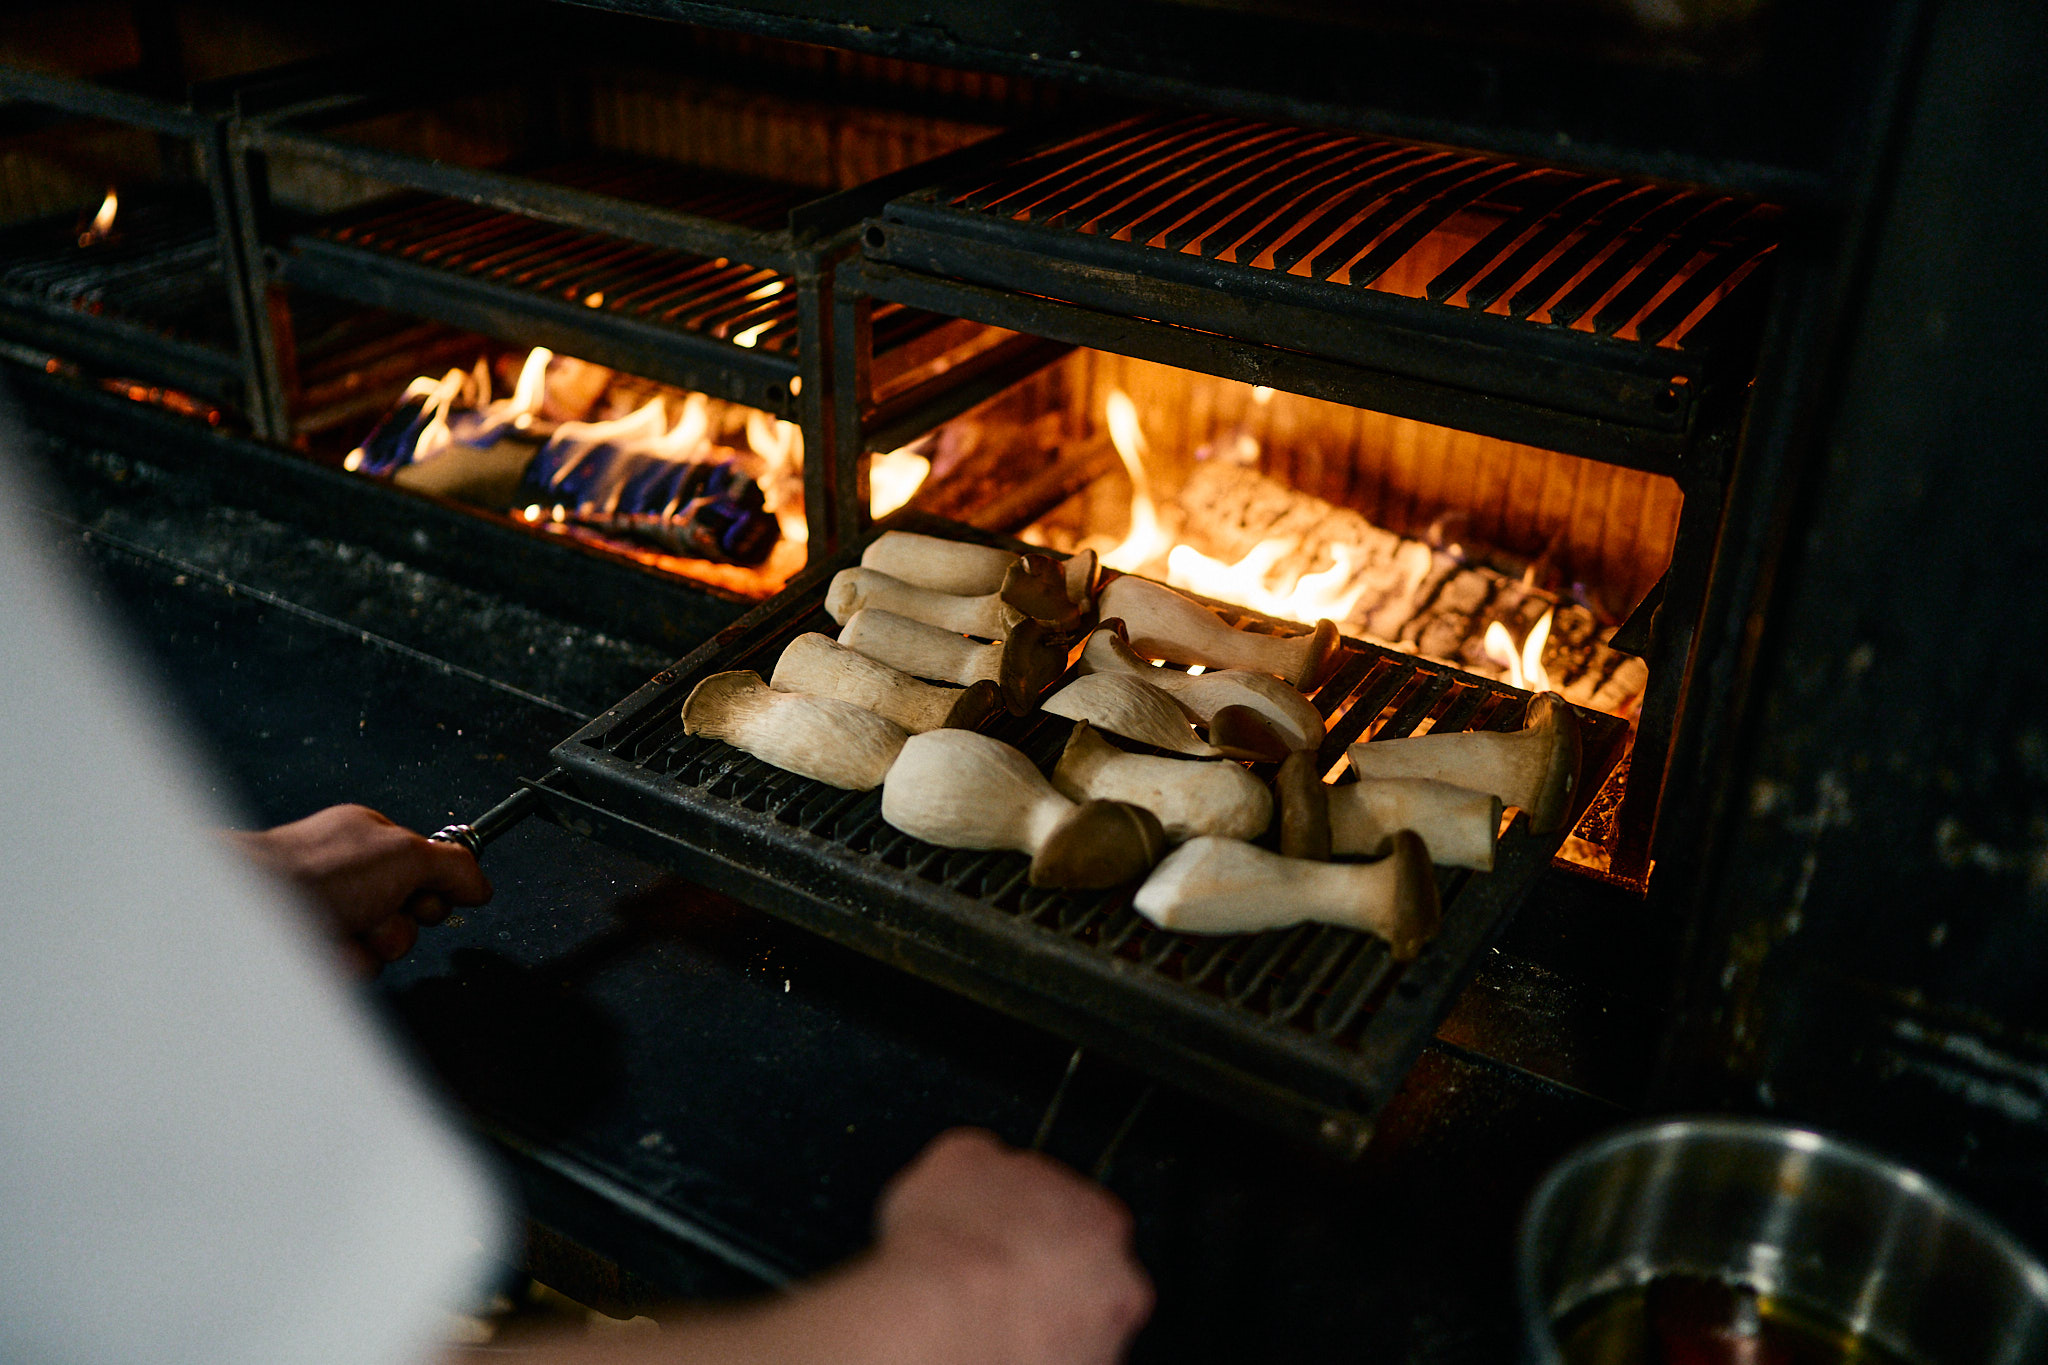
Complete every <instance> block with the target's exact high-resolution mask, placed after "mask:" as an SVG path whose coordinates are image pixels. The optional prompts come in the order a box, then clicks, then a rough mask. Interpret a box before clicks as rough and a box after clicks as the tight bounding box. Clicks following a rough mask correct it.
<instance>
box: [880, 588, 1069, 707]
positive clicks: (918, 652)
mask: <svg viewBox="0 0 2048 1365" xmlns="http://www.w3.org/2000/svg"><path fill="white" fill-rule="evenodd" d="M839 643H840V644H842V645H845V646H846V647H847V648H848V649H852V650H857V651H859V652H860V653H862V654H865V655H867V656H868V657H869V658H870V659H875V660H877V661H879V662H881V663H885V664H887V665H889V666H890V667H891V668H895V669H900V670H901V671H903V672H905V673H908V674H910V675H912V676H913V677H918V678H929V679H931V680H933V681H935V682H949V683H957V684H959V685H960V686H962V687H971V686H973V685H974V684H975V683H978V682H992V683H994V684H995V685H996V691H997V692H998V693H999V694H1000V695H1001V696H1002V699H1003V705H1004V706H1006V707H1008V708H1009V710H1010V713H1011V714H1012V715H1018V716H1021V715H1023V714H1024V713H1025V712H1027V711H1029V710H1030V709H1031V708H1032V706H1033V705H1034V704H1035V703H1036V702H1037V701H1038V698H1039V695H1040V694H1041V693H1043V692H1044V691H1045V689H1046V688H1048V687H1050V686H1052V684H1053V681H1054V680H1055V679H1056V678H1058V677H1059V675H1060V674H1061V673H1063V672H1065V671H1066V667H1067V648H1068V646H1063V645H1061V643H1060V641H1059V639H1058V638H1057V637H1056V636H1054V635H1053V634H1052V632H1050V631H1048V630H1047V629H1046V628H1045V627H1044V626H1042V625H1040V624H1039V623H1038V622H1036V621H1029V620H1027V621H1020V622H1018V623H1017V628H1016V629H1015V630H1012V631H1011V632H1010V638H1009V639H1007V640H1003V641H1001V642H999V643H994V644H979V643H977V642H975V641H973V640H970V639H968V638H967V637H966V636H964V635H958V634H955V633H954V632H953V631H950V630H942V629H940V628H939V627H938V626H928V625H926V624H925V623H924V622H922V621H913V620H911V619H910V618H909V617H907V616H898V615H897V614H896V613H894V612H891V611H883V610H882V609H881V608H879V607H868V608H865V609H863V610H861V611H857V612H855V613H854V614H853V615H852V616H851V617H850V618H848V620H847V622H846V625H845V626H844V628H842V629H841V630H840V632H839Z"/></svg>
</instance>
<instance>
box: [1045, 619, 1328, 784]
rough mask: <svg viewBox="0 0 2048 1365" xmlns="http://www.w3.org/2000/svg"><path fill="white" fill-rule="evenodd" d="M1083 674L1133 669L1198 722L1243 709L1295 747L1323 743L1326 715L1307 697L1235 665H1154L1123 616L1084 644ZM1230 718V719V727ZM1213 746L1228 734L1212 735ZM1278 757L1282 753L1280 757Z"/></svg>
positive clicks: (1210, 722)
mask: <svg viewBox="0 0 2048 1365" xmlns="http://www.w3.org/2000/svg"><path fill="white" fill-rule="evenodd" d="M1074 666H1075V668H1076V669H1077V670H1078V671H1079V672H1082V673H1128V674H1130V675H1131V676H1133V677H1138V678H1143V679H1144V680H1145V681H1146V682H1149V683H1151V684H1152V685H1153V686H1154V687H1158V688H1161V689H1163V690H1165V691H1167V692H1169V693H1171V694H1172V695H1173V699H1174V700H1175V701H1177V702H1179V703H1180V704H1181V705H1182V706H1185V707H1186V708H1187V709H1188V711H1189V712H1190V713H1191V714H1192V715H1193V716H1194V717H1195V719H1196V720H1198V721H1200V722H1202V723H1203V724H1204V725H1212V726H1213V725H1214V724H1215V721H1216V717H1217V713H1218V712H1220V711H1223V710H1226V709H1228V708H1230V707H1243V708H1245V709H1247V710H1250V711H1254V712H1256V713H1257V714H1259V715H1260V716H1263V717H1264V718H1265V719H1266V721H1267V723H1268V724H1269V725H1271V726H1272V728H1273V729H1274V730H1275V731H1276V732H1278V734H1279V735H1280V737H1281V739H1282V740H1283V741H1284V742H1285V743H1286V746H1287V748H1288V749H1289V750H1295V749H1313V748H1315V747H1316V746H1317V745H1318V744H1321V743H1322V742H1323V716H1322V713H1321V712H1320V711H1318V710H1316V708H1315V704H1314V703H1312V702H1311V701H1309V699H1308V698H1307V697H1304V696H1302V695H1301V693H1299V692H1297V691H1295V690H1294V689H1293V688H1291V687H1289V686H1288V685H1287V684H1286V683H1284V682H1281V681H1280V680H1279V679H1278V678H1275V677H1272V676H1271V675H1269V674H1266V673H1255V672H1252V671H1251V670H1249V669H1242V668H1231V669H1224V670H1222V671H1220V672H1213V673H1183V672H1181V671H1180V670H1179V669H1177V668H1154V667H1153V666H1152V665H1151V664H1149V663H1146V662H1145V661H1144V660H1143V659H1141V658H1139V657H1138V655H1137V653H1136V652H1135V651H1133V650H1132V648H1131V645H1130V641H1129V639H1128V638H1127V637H1126V636H1125V633H1124V623H1123V622H1122V621H1121V620H1115V621H1104V622H1103V623H1102V624H1101V625H1100V626H1098V627H1097V628H1096V629H1095V630H1094V631H1093V632H1092V633H1091V634H1090V635H1089V636H1088V641H1087V643H1086V644H1084V645H1082V646H1081V657H1080V660H1079V661H1078V662H1077V663H1076V664H1075V665H1074ZM1229 724H1230V722H1229V720H1228V719H1226V721H1225V725H1226V728H1228V726H1229ZM1209 740H1210V742H1211V743H1213V744H1219V745H1220V744H1226V743H1227V738H1218V737H1217V736H1216V735H1215V734H1214V733H1213V732H1212V733H1211V734H1210V736H1209ZM1276 757H1277V755H1276Z"/></svg>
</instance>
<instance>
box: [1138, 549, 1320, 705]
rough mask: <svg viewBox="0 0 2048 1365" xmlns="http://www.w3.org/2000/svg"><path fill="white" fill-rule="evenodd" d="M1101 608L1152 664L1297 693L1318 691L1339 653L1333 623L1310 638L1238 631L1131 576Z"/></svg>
mask: <svg viewBox="0 0 2048 1365" xmlns="http://www.w3.org/2000/svg"><path fill="white" fill-rule="evenodd" d="M1100 606H1101V612H1102V615H1103V617H1104V618H1105V619H1107V618H1109V617H1112V616H1114V617H1120V618H1122V620H1123V623H1124V627H1125V630H1126V631H1127V632H1128V634H1129V637H1130V643H1131V648H1132V649H1134V650H1136V651H1137V652H1138V653H1139V654H1142V655H1144V656H1145V657H1146V658H1148V659H1164V660H1166V661H1167V662H1168V663H1175V664H1201V665H1202V666H1203V667H1205V668H1244V669H1250V670H1252V671H1253V672H1257V673H1271V674H1273V675H1274V676H1275V677H1277V678H1280V679H1281V680H1283V681H1285V682H1287V683H1288V684H1290V685H1291V686H1293V687H1294V689H1295V690H1296V691H1299V692H1306V691H1308V690H1309V689H1310V688H1312V687H1314V686H1315V684H1316V682H1317V680H1318V679H1320V678H1321V677H1322V674H1323V671H1324V669H1325V668H1326V667H1327V666H1328V665H1329V662H1330V659H1331V657H1332V656H1333V655H1334V654H1335V653H1336V650H1337V641H1338V635H1337V627H1336V624H1335V623H1334V622H1330V621H1318V622H1316V625H1315V629H1314V630H1313V631H1311V632H1310V633H1309V634H1307V635H1259V634H1256V633H1254V632H1252V631H1248V630H1237V629H1235V628H1233V627H1232V626H1231V625H1230V624H1229V623H1227V622H1226V621H1224V619H1223V618H1222V617H1220V616H1218V615H1217V614H1216V613H1215V612H1213V611H1210V610H1209V609H1208V608H1207V607H1205V606H1203V605H1202V604H1201V603H1199V602H1197V601H1195V600H1193V599H1192V598H1188V597H1183V596H1182V595H1181V594H1179V593H1177V592H1175V591H1174V590H1173V589H1172V588H1169V587H1166V586H1165V585H1164V584H1160V583H1154V582H1152V581H1151V580H1150V579H1146V578H1138V577H1136V576H1134V575H1131V574H1125V575H1123V576H1122V577H1120V578H1117V579H1115V580H1114V581H1112V582H1111V583H1110V584H1109V586H1108V587H1106V588H1104V589H1103V590H1102V593H1101V597H1100Z"/></svg>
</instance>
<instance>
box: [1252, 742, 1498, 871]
mask: <svg viewBox="0 0 2048 1365" xmlns="http://www.w3.org/2000/svg"><path fill="white" fill-rule="evenodd" d="M1274 785H1275V787H1276V789H1277V790H1278V792H1279V795H1280V812H1281V814H1280V851H1281V852H1282V853H1284V854H1286V855H1287V856H1288V857H1290V858H1312V859H1317V860H1323V859H1327V858H1328V857H1329V856H1330V855H1331V854H1332V853H1345V854H1362V855H1364V856H1366V857H1368V858H1379V857H1384V856H1386V854H1388V853H1389V852H1391V851H1392V849H1393V845H1394V836H1395V835H1396V834H1398V833H1399V832H1400V831H1402V830H1404V829H1408V830H1413V831H1415V833H1416V834H1418V835H1420V836H1421V838H1422V841H1423V843H1425V844H1427V845H1428V846H1429V854H1430V857H1432V858H1434V859H1435V860H1436V862H1437V864H1438V865H1439V866H1441V867H1469V868H1472V869H1473V870H1475V871H1478V872H1491V871H1492V870H1493V849H1494V843H1495V841H1496V840H1497V839H1498V837H1499V834H1500V816H1501V802H1500V798H1499V797H1497V796H1494V795H1493V794H1492V793H1490V792H1477V791H1469V790H1467V789H1466V788H1464V787H1454V786H1452V785H1451V784H1449V783H1448V782H1432V781H1430V780H1429V779H1428V778H1422V777H1390V778H1379V779H1374V780H1372V781H1364V782H1346V783H1342V784H1339V785H1337V786H1331V785H1329V784H1327V783H1325V782H1324V781H1323V780H1322V779H1321V778H1320V777H1319V776H1317V775H1316V771H1315V759H1314V755H1312V754H1307V753H1299V754H1293V755H1290V756H1289V758H1288V760H1287V761H1286V762H1285V763H1283V764H1281V765H1280V775H1279V777H1278V778H1277V779H1276V780H1275V783H1274Z"/></svg>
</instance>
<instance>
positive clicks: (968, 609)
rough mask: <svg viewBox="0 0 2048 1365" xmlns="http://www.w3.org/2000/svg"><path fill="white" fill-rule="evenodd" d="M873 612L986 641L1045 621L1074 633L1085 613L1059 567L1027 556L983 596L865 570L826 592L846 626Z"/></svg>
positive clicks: (849, 572) (837, 580) (839, 577)
mask: <svg viewBox="0 0 2048 1365" xmlns="http://www.w3.org/2000/svg"><path fill="white" fill-rule="evenodd" d="M868 607H875V608H878V609H880V610H882V611H892V612H895V613H896V614H897V615H898V616H907V617H909V618H910V619H911V620H913V621H922V622H924V623H925V624H926V625H930V626H938V627H939V628H941V629H942V630H951V631H957V632H959V633H960V634H962V635H978V636H980V637H981V638H983V639H985V640H1002V639H1007V638H1008V637H1009V634H1010V632H1011V631H1012V630H1014V629H1016V627H1017V624H1018V622H1020V621H1023V620H1026V619H1030V620H1034V621H1041V622H1043V623H1044V624H1046V625H1047V626H1050V627H1053V628H1055V629H1061V630H1068V629H1072V628H1073V627H1074V625H1075V624H1076V623H1077V622H1078V621H1079V619H1080V615H1081V612H1080V609H1079V608H1078V607H1076V606H1075V605H1074V604H1073V603H1072V602H1070V601H1068V600H1067V595H1066V587H1065V584H1064V583H1063V582H1062V580H1061V578H1060V571H1059V566H1058V565H1057V564H1054V563H1053V562H1052V561H1051V560H1049V559H1046V558H1044V557H1043V556H1040V555H1026V556H1025V557H1024V558H1022V559H1019V560H1018V561H1016V562H1015V563H1013V564H1012V565H1010V568H1009V570H1008V572H1007V573H1006V574H1005V575H1004V577H1003V584H1002V587H1001V588H1000V589H999V590H997V591H995V592H989V593H982V594H980V595H979V596H975V597H967V596H962V595H960V594H957V593H950V592H940V591H939V590H938V589H936V588H924V587H919V586H918V585H917V584H915V583H906V582H904V581H903V580H902V579H900V578H892V577H891V576H889V575H888V574H885V573H883V572H882V571H881V570H879V569H870V568H867V567H865V566H863V567H860V568H853V569H841V570H840V571H839V572H838V573H837V574H834V575H833V577H832V585H831V587H830V588H828V589H827V590H826V593H825V610H826V612H827V613H828V614H829V615H830V616H831V617H832V619H833V620H834V621H837V622H838V623H839V624H840V625H842V626H843V625H845V624H846V623H847V621H848V620H850V619H851V618H852V616H853V614H854V613H855V612H857V611H861V610H864V609H865V608H868Z"/></svg>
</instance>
